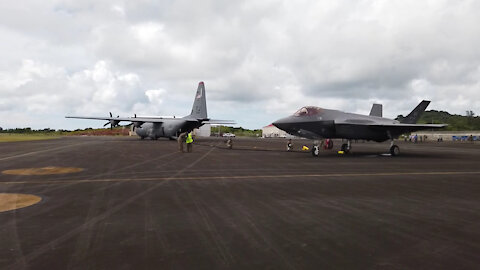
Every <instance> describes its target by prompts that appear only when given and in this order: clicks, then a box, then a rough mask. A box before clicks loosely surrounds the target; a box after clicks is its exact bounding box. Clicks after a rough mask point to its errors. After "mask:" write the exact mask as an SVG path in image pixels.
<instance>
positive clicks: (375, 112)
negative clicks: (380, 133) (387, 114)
mask: <svg viewBox="0 0 480 270" xmlns="http://www.w3.org/2000/svg"><path fill="white" fill-rule="evenodd" d="M382 110H383V109H382V104H373V106H372V109H371V110H370V116H378V117H382V115H383V113H382Z"/></svg>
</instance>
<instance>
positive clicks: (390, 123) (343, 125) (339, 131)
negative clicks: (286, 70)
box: [273, 100, 446, 156]
mask: <svg viewBox="0 0 480 270" xmlns="http://www.w3.org/2000/svg"><path fill="white" fill-rule="evenodd" d="M428 104H430V101H426V100H424V101H422V102H420V104H418V106H417V107H416V108H415V109H414V110H413V111H412V112H411V113H410V114H409V115H408V116H407V117H406V118H404V119H402V120H401V121H397V120H392V119H388V118H383V117H382V105H380V104H374V105H373V107H372V110H371V111H370V115H360V114H354V113H345V112H341V111H337V110H328V109H322V108H319V107H314V106H307V107H303V108H301V109H300V110H298V111H297V112H296V113H294V114H293V115H292V116H289V117H286V118H282V119H279V120H277V121H275V122H273V125H274V126H276V127H278V128H279V129H281V130H284V131H286V132H287V133H289V134H292V135H295V136H299V137H304V138H308V139H313V140H318V139H324V138H331V139H333V138H338V139H347V143H345V144H343V145H342V147H341V150H342V151H343V152H344V153H348V152H349V151H350V150H351V148H352V146H351V141H352V140H371V141H376V142H384V141H387V140H390V141H391V143H390V153H391V155H392V156H396V155H398V154H400V148H399V147H398V146H397V145H395V144H394V143H393V140H394V139H396V138H398V137H399V136H400V135H401V134H404V133H407V132H413V131H416V130H422V129H433V128H442V127H445V126H446V125H444V124H438V125H437V124H415V123H416V122H417V121H418V119H419V118H420V116H421V114H422V113H423V112H424V111H425V109H426V108H427V106H428ZM312 154H313V155H314V156H318V154H319V146H318V143H317V142H316V143H314V145H313V147H312Z"/></svg>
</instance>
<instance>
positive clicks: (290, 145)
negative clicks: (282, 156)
mask: <svg viewBox="0 0 480 270" xmlns="http://www.w3.org/2000/svg"><path fill="white" fill-rule="evenodd" d="M287 151H292V139H288V142H287Z"/></svg>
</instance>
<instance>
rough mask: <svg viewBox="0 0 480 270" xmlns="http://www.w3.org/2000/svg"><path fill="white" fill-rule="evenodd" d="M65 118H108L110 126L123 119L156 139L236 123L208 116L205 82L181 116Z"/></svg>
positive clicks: (142, 136)
mask: <svg viewBox="0 0 480 270" xmlns="http://www.w3.org/2000/svg"><path fill="white" fill-rule="evenodd" d="M65 118H77V119H94V120H107V121H108V122H107V123H106V124H105V125H104V126H106V125H108V124H110V127H111V128H113V127H116V126H118V125H119V123H120V122H121V121H127V122H131V123H132V124H133V126H134V130H135V132H136V133H137V135H138V136H140V138H141V139H144V138H147V137H149V138H151V139H152V140H156V139H158V138H160V137H166V138H171V139H173V138H176V137H177V136H178V135H179V134H180V133H182V132H190V131H192V130H193V129H195V128H199V127H201V126H202V125H204V124H235V122H234V121H230V120H212V119H210V118H208V117H207V101H206V97H205V84H204V83H203V82H200V83H199V84H198V88H197V93H196V94H195V100H194V101H193V107H192V112H191V113H190V115H187V116H185V117H181V118H163V117H136V115H135V117H118V116H117V117H113V116H112V113H110V117H90V116H65Z"/></svg>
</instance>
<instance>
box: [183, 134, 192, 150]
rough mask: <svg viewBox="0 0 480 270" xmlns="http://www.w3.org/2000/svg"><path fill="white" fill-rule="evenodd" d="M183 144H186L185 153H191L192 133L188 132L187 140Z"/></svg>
mask: <svg viewBox="0 0 480 270" xmlns="http://www.w3.org/2000/svg"><path fill="white" fill-rule="evenodd" d="M185 142H186V143H187V152H188V153H191V152H192V144H193V138H192V132H189V133H188V134H187V139H186V141H185Z"/></svg>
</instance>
